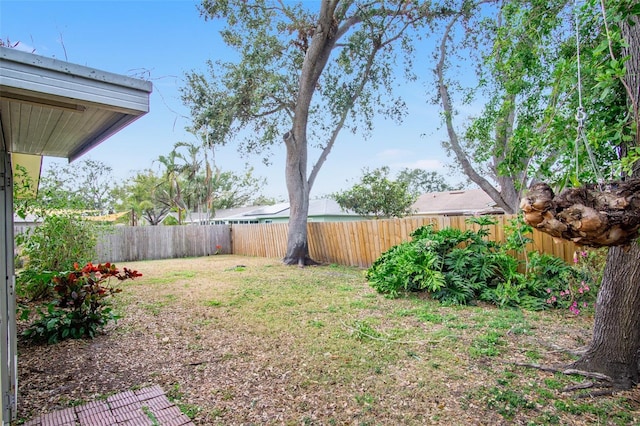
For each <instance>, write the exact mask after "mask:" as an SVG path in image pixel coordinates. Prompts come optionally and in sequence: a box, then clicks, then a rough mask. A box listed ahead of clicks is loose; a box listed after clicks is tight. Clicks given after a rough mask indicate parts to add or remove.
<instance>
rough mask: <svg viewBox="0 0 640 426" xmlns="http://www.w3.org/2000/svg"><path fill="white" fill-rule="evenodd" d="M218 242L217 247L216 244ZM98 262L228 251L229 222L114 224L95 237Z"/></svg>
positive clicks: (193, 255) (172, 257)
mask: <svg viewBox="0 0 640 426" xmlns="http://www.w3.org/2000/svg"><path fill="white" fill-rule="evenodd" d="M218 246H219V247H220V248H218ZM97 252H98V261H99V262H123V261H124V262H126V261H134V260H151V259H175V258H180V257H197V256H208V255H211V254H215V253H216V252H219V253H221V254H222V253H226V254H229V253H231V227H230V226H229V225H190V226H118V227H115V228H113V229H112V230H111V231H109V232H106V233H104V234H102V235H100V237H99V238H98V246H97Z"/></svg>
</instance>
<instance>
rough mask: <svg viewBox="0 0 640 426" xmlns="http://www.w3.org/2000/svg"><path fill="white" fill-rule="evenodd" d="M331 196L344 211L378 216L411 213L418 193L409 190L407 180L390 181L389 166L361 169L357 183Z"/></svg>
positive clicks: (396, 215) (401, 215) (385, 216)
mask: <svg viewBox="0 0 640 426" xmlns="http://www.w3.org/2000/svg"><path fill="white" fill-rule="evenodd" d="M332 197H333V199H335V200H336V202H337V203H338V204H339V205H340V207H342V208H343V209H345V210H352V211H354V212H355V213H357V214H359V215H361V216H373V217H374V218H376V219H379V218H390V217H404V216H407V215H410V214H411V213H412V211H411V206H412V205H413V203H415V201H416V198H417V194H415V193H414V192H412V191H411V190H410V188H409V182H408V181H401V180H392V179H390V178H389V168H388V167H380V168H378V169H374V170H369V169H365V170H363V173H362V178H361V179H360V182H357V183H356V184H355V185H353V186H352V187H351V188H350V189H348V190H346V191H342V192H337V193H335V194H333V195H332Z"/></svg>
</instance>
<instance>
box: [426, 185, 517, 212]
mask: <svg viewBox="0 0 640 426" xmlns="http://www.w3.org/2000/svg"><path fill="white" fill-rule="evenodd" d="M413 207H414V209H415V212H416V213H415V214H419V215H447V216H457V215H463V216H464V215H475V214H504V210H502V209H501V208H500V207H498V206H497V205H496V202H495V201H493V199H492V198H491V197H489V195H487V193H486V192H484V191H483V190H482V189H467V190H460V191H446V192H430V193H427V194H422V195H421V196H419V197H418V199H417V200H416V202H415V203H414V205H413Z"/></svg>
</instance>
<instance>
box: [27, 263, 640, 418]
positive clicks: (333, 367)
mask: <svg viewBox="0 0 640 426" xmlns="http://www.w3.org/2000/svg"><path fill="white" fill-rule="evenodd" d="M239 265H242V266H239ZM118 266H119V267H122V266H127V267H129V268H132V269H137V270H138V271H140V272H141V273H143V277H142V278H140V279H136V280H135V281H132V282H127V283H126V284H125V285H124V291H123V292H122V293H120V294H118V295H117V296H116V300H115V308H116V310H118V311H119V312H121V313H122V315H123V318H122V319H121V320H119V321H118V323H117V324H115V325H112V326H109V327H108V329H107V330H105V333H104V334H101V335H99V336H98V337H96V338H95V339H93V340H69V341H64V342H62V343H59V344H56V345H32V344H30V343H28V342H26V341H24V340H20V342H19V358H18V368H19V416H20V418H21V419H23V420H26V419H29V418H32V417H34V416H36V415H38V414H42V413H44V412H48V411H52V410H55V409H60V408H65V407H68V406H71V405H76V404H81V403H86V402H89V401H93V400H96V399H101V398H106V397H107V396H109V395H110V394H112V393H115V392H121V391H125V390H128V389H136V388H139V387H144V386H150V385H154V384H158V385H160V386H161V387H162V388H163V389H164V390H165V392H166V393H167V395H168V396H169V397H170V398H172V399H173V400H174V401H175V402H176V404H177V405H179V406H180V407H181V409H182V410H183V412H185V414H187V415H189V416H190V417H191V418H192V419H193V420H194V422H195V423H196V424H199V425H217V424H220V425H262V424H265V425H266V424H274V425H275V424H291V425H294V424H296V425H297V424H318V425H334V424H335V425H369V424H370V425H373V424H375V425H397V424H403V425H422V424H440V425H470V424H474V425H510V424H523V425H527V424H566V425H589V424H594V425H595V424H640V423H639V422H640V415H639V411H638V408H639V406H640V393H639V392H638V390H632V391H626V392H619V393H616V394H614V395H613V396H608V397H601V398H580V399H576V398H575V395H573V394H571V393H569V394H567V393H563V392H561V388H562V387H564V386H565V385H569V384H571V381H572V380H580V379H575V378H574V379H565V378H563V377H560V376H558V375H554V374H552V373H548V372H543V371H539V370H536V369H530V368H523V367H518V366H516V365H514V364H513V363H514V362H537V363H541V364H548V365H552V364H561V363H566V362H567V361H568V359H569V358H568V357H567V356H566V355H565V354H564V353H563V352H562V351H559V350H557V349H554V347H553V346H552V345H558V346H564V347H569V348H575V347H579V346H581V345H584V344H586V343H587V342H588V339H589V334H590V327H591V321H590V319H589V318H585V317H581V318H572V317H568V316H566V314H565V313H562V314H560V313H520V312H519V311H518V312H515V311H508V312H503V311H502V310H497V309H494V308H490V307H469V308H444V307H438V306H436V305H434V302H432V301H420V300H417V299H415V298H413V299H401V300H388V299H385V298H382V297H380V296H379V295H377V294H376V293H375V292H374V291H373V290H372V289H371V288H369V286H368V285H367V283H366V282H365V280H364V278H363V275H362V273H361V271H357V270H355V269H348V268H336V267H312V268H305V269H298V268H295V267H285V266H282V265H281V264H280V263H279V261H278V260H274V259H261V258H242V257H236V256H211V257H207V258H200V259H177V260H166V261H152V262H137V263H126V264H122V265H120V264H119V265H118ZM421 303H428V304H429V306H431V308H429V309H428V310H425V309H423V308H421ZM25 326H26V324H19V328H20V329H24V327H25ZM492 333H493V334H492ZM491 336H493V337H494V338H495V339H493V340H492V337H491ZM483 339H484V340H483ZM485 341H486V342H485ZM482 342H485V343H482ZM483 345H484V346H483ZM475 347H477V348H478V350H476V351H475V352H473V351H471V350H470V348H475ZM484 349H487V350H486V352H483V351H484ZM493 350H495V352H492V351H493ZM474 354H475V355H474ZM607 411H608V412H607Z"/></svg>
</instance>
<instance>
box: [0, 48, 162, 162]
mask: <svg viewBox="0 0 640 426" xmlns="http://www.w3.org/2000/svg"><path fill="white" fill-rule="evenodd" d="M151 91H152V85H151V83H150V82H148V81H144V80H139V79H134V78H130V77H127V76H123V75H118V74H113V73H109V72H105V71H100V70H96V69H94V68H89V67H85V66H82V65H76V64H71V63H68V62H64V61H59V60H57V59H53V58H47V57H43V56H39V55H34V54H31V53H27V52H22V51H19V50H16V49H11V48H7V47H0V126H1V128H0V147H1V148H3V150H4V151H7V152H10V153H22V154H31V155H36V156H52V157H62V158H68V159H69V160H71V161H72V160H74V159H76V158H77V157H79V156H80V155H82V154H84V153H86V152H87V151H89V150H90V149H91V148H93V147H95V146H96V145H98V144H99V143H101V142H102V141H104V140H105V139H107V138H108V137H109V136H111V135H113V134H114V133H116V132H118V131H119V130H121V129H122V128H124V127H125V126H127V125H129V124H130V123H131V122H133V121H134V120H136V119H138V118H139V117H141V116H142V115H144V114H146V113H147V112H148V111H149V95H150V93H151Z"/></svg>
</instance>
